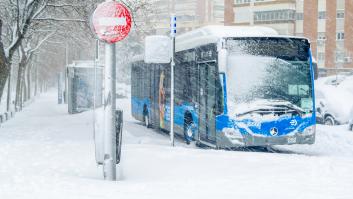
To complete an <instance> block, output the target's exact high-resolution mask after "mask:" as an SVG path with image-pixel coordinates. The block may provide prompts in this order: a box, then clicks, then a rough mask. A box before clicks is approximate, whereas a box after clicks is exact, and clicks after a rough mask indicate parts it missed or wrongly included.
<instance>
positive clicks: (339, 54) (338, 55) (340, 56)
mask: <svg viewBox="0 0 353 199" xmlns="http://www.w3.org/2000/svg"><path fill="white" fill-rule="evenodd" d="M344 57H345V54H344V52H342V51H336V63H343V62H344Z"/></svg>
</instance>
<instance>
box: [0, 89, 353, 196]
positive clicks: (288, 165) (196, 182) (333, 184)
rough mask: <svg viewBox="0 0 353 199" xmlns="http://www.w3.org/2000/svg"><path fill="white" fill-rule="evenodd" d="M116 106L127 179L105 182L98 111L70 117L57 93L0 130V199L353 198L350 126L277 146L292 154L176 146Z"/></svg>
mask: <svg viewBox="0 0 353 199" xmlns="http://www.w3.org/2000/svg"><path fill="white" fill-rule="evenodd" d="M118 104H119V105H120V106H121V107H124V110H125V119H126V121H125V124H124V126H125V130H124V146H123V160H122V161H123V162H122V173H123V176H122V179H121V181H118V182H106V181H103V180H102V172H101V168H100V167H97V166H96V165H95V159H94V142H93V140H92V137H93V136H92V113H83V114H78V115H68V114H67V110H66V107H65V106H63V105H57V104H56V95H55V92H52V93H48V94H45V95H43V96H42V97H41V98H39V99H38V100H37V101H36V102H35V103H33V104H32V105H30V106H29V107H27V108H26V109H25V110H24V111H23V112H22V113H19V114H17V115H16V118H14V119H13V120H11V121H9V122H7V123H5V124H4V125H3V126H2V127H1V128H0V199H12V198H16V199H17V198H19V199H27V198H30V199H48V198H51V199H52V198H53V199H56V198H57V199H63V198H65V199H91V198H92V199H93V198H99V199H102V198H123V199H126V198H127V199H129V198H136V199H137V198H139V199H140V198H151V199H152V198H153V199H156V198H163V199H164V198H271V199H273V198H352V197H353V189H352V187H353V172H351V169H352V165H353V145H352V140H353V136H352V134H351V132H348V131H346V130H345V129H344V127H331V128H326V127H323V126H319V133H318V139H317V141H318V143H317V144H315V145H313V146H286V147H278V148H279V149H281V150H284V151H290V153H254V152H237V151H223V150H219V151H217V150H206V149H197V148H193V147H187V146H185V145H184V144H183V143H180V142H179V143H178V144H177V147H175V148H171V147H170V146H169V145H168V136H167V135H163V134H159V133H156V132H154V131H152V130H149V129H148V130H147V129H145V128H144V127H143V126H142V125H140V124H139V123H138V122H136V121H134V120H133V119H132V118H131V116H129V108H128V107H129V101H128V100H121V101H120V103H118ZM332 131H335V132H333V133H331V132H332ZM293 153H294V154H293ZM296 153H297V154H296Z"/></svg>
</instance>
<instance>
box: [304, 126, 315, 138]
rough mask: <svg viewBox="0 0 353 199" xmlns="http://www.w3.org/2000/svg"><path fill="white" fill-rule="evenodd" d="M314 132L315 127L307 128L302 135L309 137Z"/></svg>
mask: <svg viewBox="0 0 353 199" xmlns="http://www.w3.org/2000/svg"><path fill="white" fill-rule="evenodd" d="M315 132H316V126H315V125H313V126H309V127H307V128H306V129H304V132H303V135H305V136H309V135H313V134H315Z"/></svg>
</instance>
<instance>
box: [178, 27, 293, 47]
mask: <svg viewBox="0 0 353 199" xmlns="http://www.w3.org/2000/svg"><path fill="white" fill-rule="evenodd" d="M236 37H289V38H297V37H294V36H280V35H279V34H278V32H277V31H276V30H274V29H272V28H269V27H263V26H221V25H212V26H205V27H203V28H199V29H196V30H193V31H190V32H187V33H184V34H182V35H180V36H178V37H177V38H176V51H183V50H187V49H192V48H195V47H198V46H202V45H206V44H209V43H217V42H218V41H219V40H220V39H222V38H236Z"/></svg>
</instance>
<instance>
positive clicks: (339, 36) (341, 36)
mask: <svg viewBox="0 0 353 199" xmlns="http://www.w3.org/2000/svg"><path fill="white" fill-rule="evenodd" d="M336 40H337V41H341V40H344V32H338V33H336Z"/></svg>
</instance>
